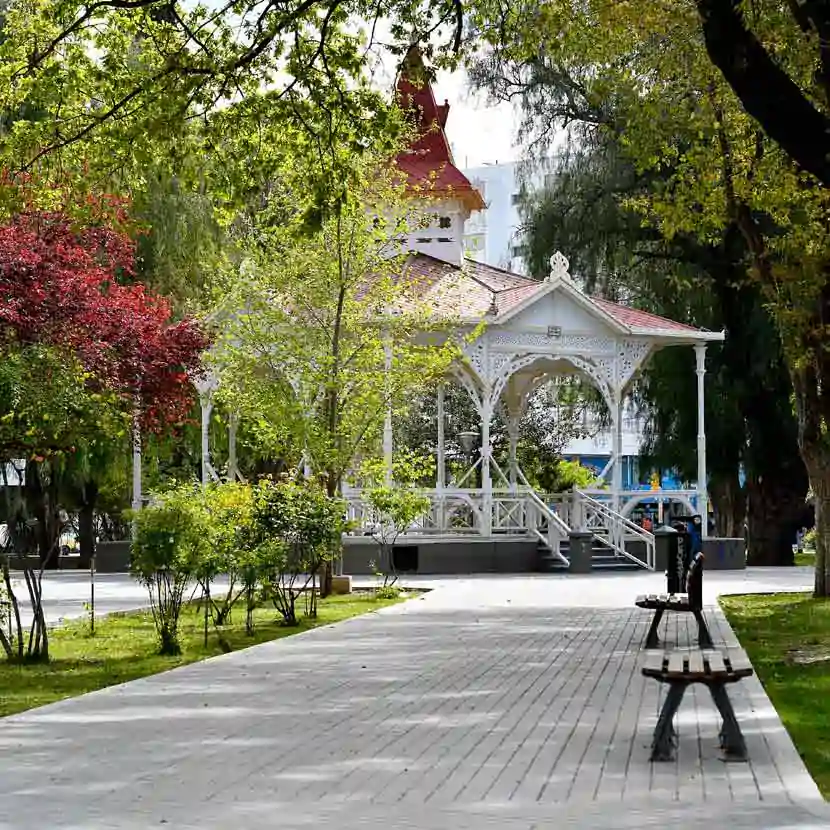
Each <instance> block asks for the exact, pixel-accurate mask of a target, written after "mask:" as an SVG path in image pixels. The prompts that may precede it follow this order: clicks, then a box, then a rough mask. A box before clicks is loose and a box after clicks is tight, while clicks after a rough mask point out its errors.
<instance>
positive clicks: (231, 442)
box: [228, 412, 239, 481]
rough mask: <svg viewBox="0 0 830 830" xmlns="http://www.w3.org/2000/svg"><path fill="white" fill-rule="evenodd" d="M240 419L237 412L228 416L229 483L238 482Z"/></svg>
mask: <svg viewBox="0 0 830 830" xmlns="http://www.w3.org/2000/svg"><path fill="white" fill-rule="evenodd" d="M238 425H239V419H238V417H237V414H236V413H235V412H231V414H230V415H229V416H228V481H236V479H237V477H238V475H239V467H238V465H237V461H236V430H237V426H238Z"/></svg>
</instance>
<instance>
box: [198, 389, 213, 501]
mask: <svg viewBox="0 0 830 830" xmlns="http://www.w3.org/2000/svg"><path fill="white" fill-rule="evenodd" d="M199 408H200V409H201V411H202V486H203V487H206V486H207V483H208V482H209V481H210V414H211V412H213V391H212V390H208V391H203V392H202V393H201V394H200V395H199Z"/></svg>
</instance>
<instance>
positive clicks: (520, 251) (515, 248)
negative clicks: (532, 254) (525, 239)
mask: <svg viewBox="0 0 830 830" xmlns="http://www.w3.org/2000/svg"><path fill="white" fill-rule="evenodd" d="M526 254H527V245H511V246H510V256H511V257H513V258H514V259H515V258H516V257H523V256H525V255H526Z"/></svg>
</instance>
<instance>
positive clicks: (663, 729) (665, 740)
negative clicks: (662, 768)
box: [650, 682, 687, 761]
mask: <svg viewBox="0 0 830 830" xmlns="http://www.w3.org/2000/svg"><path fill="white" fill-rule="evenodd" d="M686 686H687V684H686V683H682V682H680V683H670V684H669V691H668V693H667V694H666V699H665V700H664V701H663V708H662V709H661V711H660V718H659V719H658V721H657V727H656V728H655V730H654V739H653V740H652V743H651V758H650V760H652V761H671V760H672V759H673V757H674V753H673V752H672V750H673V748H674V745H675V742H676V741H675V738H676V734H675V731H674V727H673V725H672V723H673V721H674V715H675V713H676V712H677V710H678V708H679V707H680V702H681V701H682V700H683V694H684V693H685V691H686Z"/></svg>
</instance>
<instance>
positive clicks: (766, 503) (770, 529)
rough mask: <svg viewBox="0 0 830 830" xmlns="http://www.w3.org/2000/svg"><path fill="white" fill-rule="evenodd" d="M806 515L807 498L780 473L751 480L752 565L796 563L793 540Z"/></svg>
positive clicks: (749, 560) (750, 543)
mask: <svg viewBox="0 0 830 830" xmlns="http://www.w3.org/2000/svg"><path fill="white" fill-rule="evenodd" d="M803 515H804V498H803V496H800V494H799V493H797V492H794V491H793V490H792V488H790V487H788V486H787V485H786V483H785V482H782V481H780V480H779V479H778V478H777V477H772V476H766V477H760V478H759V479H758V480H756V481H751V480H750V481H748V482H747V518H748V523H749V551H748V557H747V564H748V565H776V566H778V565H783V566H792V565H793V564H795V561H794V556H793V543H794V542H795V533H796V531H797V530H798V528H799V526H800V524H801V522H802V518H803Z"/></svg>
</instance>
